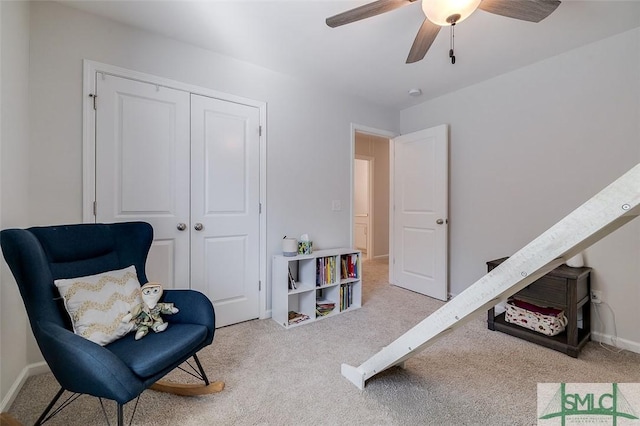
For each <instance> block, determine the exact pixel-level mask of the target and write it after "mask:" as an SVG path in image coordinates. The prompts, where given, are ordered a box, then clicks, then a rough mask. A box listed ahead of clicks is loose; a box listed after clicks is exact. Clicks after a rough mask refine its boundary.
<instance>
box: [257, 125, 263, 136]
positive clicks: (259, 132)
mask: <svg viewBox="0 0 640 426" xmlns="http://www.w3.org/2000/svg"><path fill="white" fill-rule="evenodd" d="M258 136H262V126H258Z"/></svg>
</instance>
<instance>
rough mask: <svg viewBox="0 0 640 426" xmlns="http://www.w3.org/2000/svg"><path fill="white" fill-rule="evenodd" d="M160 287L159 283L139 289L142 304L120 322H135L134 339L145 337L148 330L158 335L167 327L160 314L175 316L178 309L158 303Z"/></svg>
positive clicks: (148, 284) (167, 304)
mask: <svg viewBox="0 0 640 426" xmlns="http://www.w3.org/2000/svg"><path fill="white" fill-rule="evenodd" d="M162 291H163V290H162V285H161V284H159V283H146V284H145V285H143V286H142V287H140V292H141V293H142V303H141V304H138V305H136V306H134V307H133V309H131V311H130V312H129V313H128V314H127V315H125V316H124V317H122V322H130V321H134V322H135V328H136V330H137V331H136V335H135V339H136V340H140V339H142V338H143V337H144V336H146V335H147V333H148V332H149V329H151V330H153V331H155V332H156V333H160V332H161V331H164V330H166V329H167V327H168V326H169V324H168V323H166V322H164V321H163V320H162V317H161V316H160V314H175V313H178V311H179V309H178V308H176V307H174V306H173V303H158V300H160V297H161V296H162Z"/></svg>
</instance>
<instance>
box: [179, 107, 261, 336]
mask: <svg viewBox="0 0 640 426" xmlns="http://www.w3.org/2000/svg"><path fill="white" fill-rule="evenodd" d="M191 111H192V119H191V153H192V154H191V220H192V223H193V224H194V226H193V227H192V233H191V235H192V237H191V241H192V243H191V244H192V269H191V285H192V288H194V289H197V290H200V291H202V292H203V293H205V294H206V295H207V296H208V297H209V299H210V300H211V301H212V302H213V304H214V306H215V308H216V317H217V318H220V321H219V322H218V325H219V326H223V325H226V324H233V323H236V322H240V321H246V320H249V319H253V318H258V316H259V314H260V309H259V297H258V296H259V276H260V275H259V274H260V271H259V266H260V265H259V236H260V232H259V231H260V216H259V215H260V213H259V206H260V204H259V201H260V193H259V187H260V178H259V176H260V174H259V173H260V160H259V111H258V109H257V108H254V107H250V106H247V105H241V104H236V103H233V102H227V101H222V100H219V99H214V98H209V97H205V96H197V95H192V96H191Z"/></svg>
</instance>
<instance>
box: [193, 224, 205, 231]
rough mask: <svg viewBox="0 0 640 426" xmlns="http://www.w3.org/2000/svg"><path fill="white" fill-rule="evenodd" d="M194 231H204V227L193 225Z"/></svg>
mask: <svg viewBox="0 0 640 426" xmlns="http://www.w3.org/2000/svg"><path fill="white" fill-rule="evenodd" d="M193 229H195V230H196V231H202V230H203V229H204V225H203V224H201V223H196V224H195V225H193Z"/></svg>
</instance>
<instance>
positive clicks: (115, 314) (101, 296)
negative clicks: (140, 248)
mask: <svg viewBox="0 0 640 426" xmlns="http://www.w3.org/2000/svg"><path fill="white" fill-rule="evenodd" d="M54 283H55V285H56V287H58V291H59V292H60V295H61V296H62V298H63V299H64V306H65V308H66V309H67V312H68V313H69V316H70V317H71V323H72V325H73V331H74V333H76V334H78V335H80V336H82V337H84V338H86V339H89V340H91V341H92V342H95V343H97V344H99V345H101V346H104V345H106V344H108V343H111V342H113V341H114V340H116V339H119V338H120V337H122V336H124V335H125V334H127V333H129V332H130V331H131V330H133V327H134V324H133V323H123V322H122V321H121V320H122V317H124V316H125V315H126V314H127V313H128V312H129V311H130V310H131V308H132V307H133V306H135V305H137V304H140V303H142V298H141V297H140V283H139V282H138V275H137V274H136V267H135V266H133V265H131V266H129V267H127V268H124V269H120V270H117V271H109V272H103V273H102V274H97V275H90V276H86V277H78V278H67V279H60V280H55V281H54Z"/></svg>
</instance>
